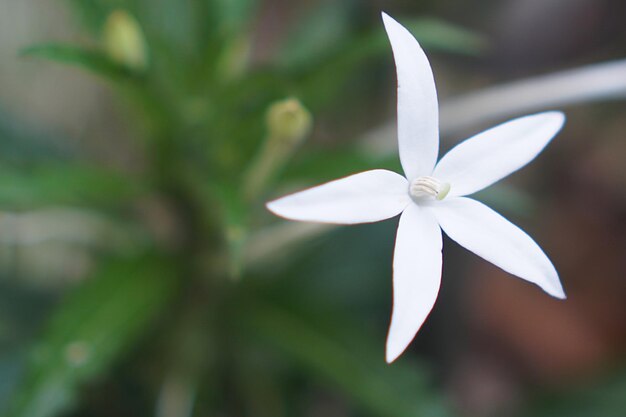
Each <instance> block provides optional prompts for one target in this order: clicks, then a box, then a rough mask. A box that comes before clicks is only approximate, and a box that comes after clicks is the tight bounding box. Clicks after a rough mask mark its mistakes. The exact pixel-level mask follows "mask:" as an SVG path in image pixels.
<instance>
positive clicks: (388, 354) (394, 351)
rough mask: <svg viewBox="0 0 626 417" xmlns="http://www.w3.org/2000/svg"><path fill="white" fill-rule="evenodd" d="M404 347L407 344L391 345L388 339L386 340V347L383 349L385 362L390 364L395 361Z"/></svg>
mask: <svg viewBox="0 0 626 417" xmlns="http://www.w3.org/2000/svg"><path fill="white" fill-rule="evenodd" d="M406 348H407V346H404V347H399V346H391V344H390V343H389V340H387V348H386V349H385V362H387V364H389V365H391V364H392V363H393V362H395V360H396V359H398V358H399V357H400V355H402V353H403V352H404V351H405V350H406Z"/></svg>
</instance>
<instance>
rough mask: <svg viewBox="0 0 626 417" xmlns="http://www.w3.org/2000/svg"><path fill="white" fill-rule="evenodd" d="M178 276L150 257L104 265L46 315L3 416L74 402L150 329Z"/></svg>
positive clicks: (32, 415)
mask: <svg viewBox="0 0 626 417" xmlns="http://www.w3.org/2000/svg"><path fill="white" fill-rule="evenodd" d="M177 278H178V276H177V275H176V271H175V269H173V265H172V264H171V263H168V262H167V260H166V259H164V258H163V257H159V256H155V255H146V256H143V257H141V258H137V259H128V260H125V259H119V260H109V261H104V262H103V264H102V265H101V267H100V269H99V271H98V272H97V273H96V274H95V275H94V276H93V277H91V278H89V279H88V280H87V281H86V282H84V283H83V284H82V285H81V286H80V287H79V288H78V289H77V290H76V291H75V292H73V293H72V294H70V295H69V297H68V298H67V299H66V300H64V301H63V303H62V304H61V306H60V308H59V309H58V310H57V311H56V313H55V314H54V315H53V317H51V320H50V324H49V326H48V329H47V331H46V332H45V333H44V335H43V336H42V338H41V339H40V341H39V342H38V343H37V344H36V346H35V347H34V349H33V352H32V355H31V360H30V364H29V367H28V373H27V375H26V379H25V380H24V382H23V384H22V386H21V389H20V391H19V393H18V394H17V395H16V396H15V400H14V402H13V405H12V408H11V409H10V411H9V412H8V414H7V416H10V417H20V416H24V417H26V416H28V417H46V416H54V415H58V414H59V412H61V411H63V410H66V409H67V408H68V407H69V406H71V405H72V404H74V403H75V402H76V400H77V398H78V393H79V390H78V389H79V387H80V385H81V384H83V383H85V382H88V381H91V380H93V379H94V378H95V377H99V376H101V375H102V374H104V373H106V370H107V369H108V368H109V367H110V366H111V365H112V364H113V363H115V361H116V360H117V359H118V358H119V357H120V356H123V355H124V353H126V352H127V351H128V350H129V349H132V348H133V346H134V345H135V344H136V343H137V342H138V341H140V340H141V338H142V336H143V335H145V333H146V332H147V331H148V330H149V329H150V328H151V326H152V325H154V320H155V319H156V318H157V317H158V316H159V315H160V314H162V311H163V309H164V308H165V307H166V306H167V305H169V302H170V301H171V300H172V298H173V297H174V296H175V295H176V280H177Z"/></svg>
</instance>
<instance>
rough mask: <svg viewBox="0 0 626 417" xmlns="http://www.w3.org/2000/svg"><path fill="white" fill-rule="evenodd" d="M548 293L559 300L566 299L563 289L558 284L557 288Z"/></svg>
mask: <svg viewBox="0 0 626 417" xmlns="http://www.w3.org/2000/svg"><path fill="white" fill-rule="evenodd" d="M548 294H550V295H551V296H553V297H554V298H558V299H559V300H566V299H567V295H565V291H563V288H562V287H560V286H559V288H557V289H555V290H552V291H549V292H548Z"/></svg>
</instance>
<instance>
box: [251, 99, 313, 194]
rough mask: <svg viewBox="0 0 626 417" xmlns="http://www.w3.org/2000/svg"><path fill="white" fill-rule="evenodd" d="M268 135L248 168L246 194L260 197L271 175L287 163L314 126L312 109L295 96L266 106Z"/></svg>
mask: <svg viewBox="0 0 626 417" xmlns="http://www.w3.org/2000/svg"><path fill="white" fill-rule="evenodd" d="M265 121H266V123H267V137H266V138H265V143H264V144H263V146H262V147H261V149H260V151H259V153H258V154H257V157H256V158H255V159H254V161H253V162H252V165H251V166H250V168H249V169H248V172H247V175H246V179H245V183H244V195H245V196H246V197H247V198H248V199H249V200H253V199H254V198H256V197H258V196H259V195H260V194H261V193H262V192H263V191H264V190H265V187H266V186H267V184H268V183H269V182H271V180H272V178H273V177H274V176H275V175H276V173H277V172H279V171H280V170H281V169H282V168H283V166H284V165H285V164H286V163H287V161H288V160H289V158H290V157H291V155H292V154H293V152H294V151H295V150H296V148H297V147H298V145H300V143H301V142H302V141H303V140H304V139H306V137H307V135H308V134H309V133H310V132H311V128H312V126H313V117H312V116H311V113H309V111H308V110H307V109H306V108H305V107H304V106H303V105H302V103H300V101H298V100H297V99H295V98H288V99H285V100H280V101H277V102H275V103H273V104H272V105H270V107H269V108H268V110H267V114H266V118H265Z"/></svg>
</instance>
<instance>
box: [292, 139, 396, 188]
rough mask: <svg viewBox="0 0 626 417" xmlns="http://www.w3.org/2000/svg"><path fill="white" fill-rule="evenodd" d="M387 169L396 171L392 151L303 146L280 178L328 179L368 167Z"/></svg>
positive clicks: (394, 156) (301, 179)
mask: <svg viewBox="0 0 626 417" xmlns="http://www.w3.org/2000/svg"><path fill="white" fill-rule="evenodd" d="M378 168H380V169H389V170H392V171H398V172H400V163H399V160H398V157H397V156H396V155H392V156H385V157H382V158H381V157H377V156H372V155H371V154H368V153H365V152H362V151H359V150H355V149H351V148H348V147H343V148H334V149H332V150H328V149H307V150H306V151H302V152H299V153H298V155H297V156H296V157H295V158H294V159H293V161H292V162H291V163H290V164H289V166H288V167H287V169H286V170H285V172H284V173H283V175H281V179H282V180H287V181H329V180H332V179H335V178H337V177H344V176H346V175H350V174H354V173H356V172H360V171H366V170H368V169H378Z"/></svg>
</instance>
